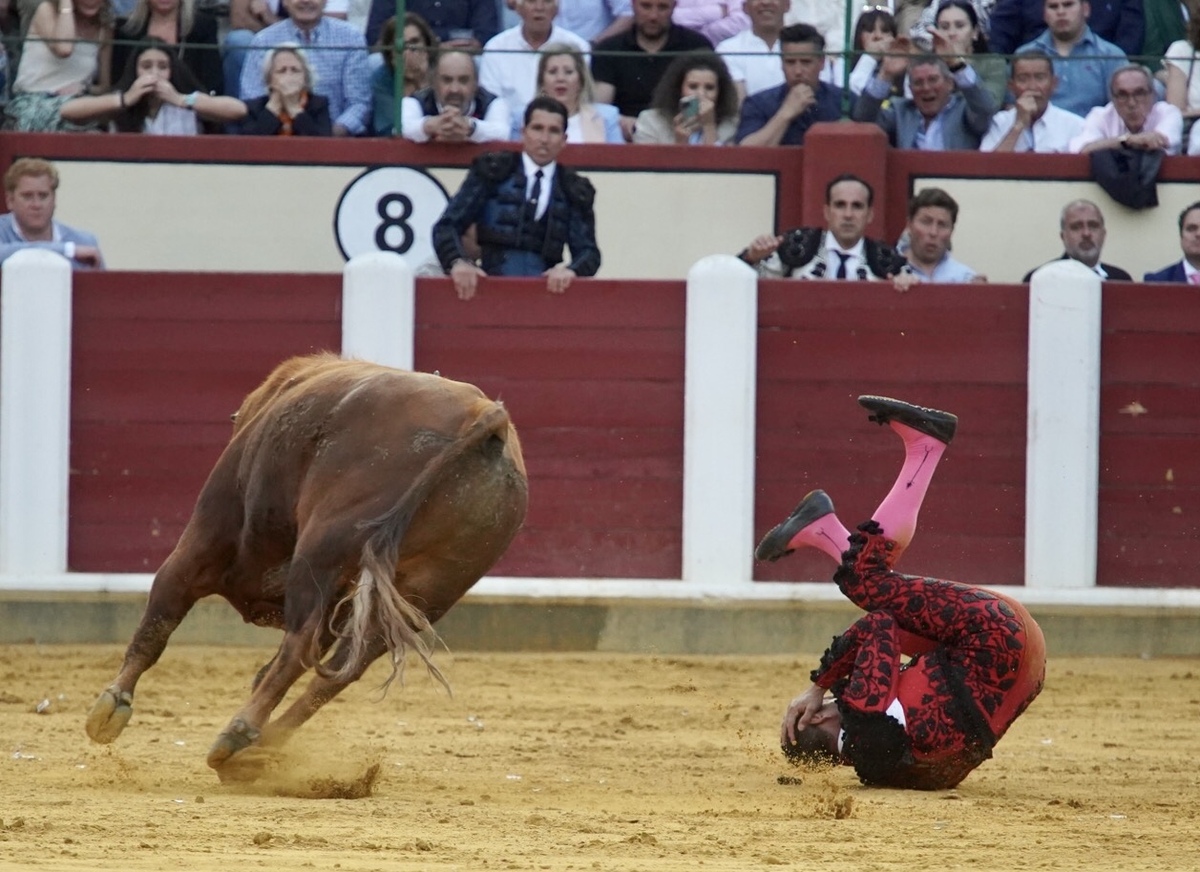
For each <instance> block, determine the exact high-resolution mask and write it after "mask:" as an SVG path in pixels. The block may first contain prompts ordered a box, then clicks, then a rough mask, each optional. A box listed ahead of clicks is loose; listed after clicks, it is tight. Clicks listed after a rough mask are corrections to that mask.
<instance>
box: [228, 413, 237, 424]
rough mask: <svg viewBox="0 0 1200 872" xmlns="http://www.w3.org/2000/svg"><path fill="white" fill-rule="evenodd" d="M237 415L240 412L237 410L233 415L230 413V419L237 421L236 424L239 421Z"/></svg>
mask: <svg viewBox="0 0 1200 872" xmlns="http://www.w3.org/2000/svg"><path fill="white" fill-rule="evenodd" d="M237 416H238V413H237V412H234V413H233V414H232V415H230V416H229V420H230V421H232V422H233V423H235V424H236V423H237Z"/></svg>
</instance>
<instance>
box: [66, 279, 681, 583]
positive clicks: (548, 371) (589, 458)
mask: <svg viewBox="0 0 1200 872" xmlns="http://www.w3.org/2000/svg"><path fill="white" fill-rule="evenodd" d="M77 278H78V281H77V283H76V292H75V308H74V328H73V329H74V343H75V346H74V358H73V362H72V379H73V386H72V414H73V421H72V429H71V485H70V488H71V489H70V501H71V502H70V505H71V518H70V548H69V555H68V561H69V565H70V568H71V569H72V570H76V571H96V572H99V571H104V572H145V571H151V570H154V569H156V568H157V567H158V565H159V564H160V563H161V562H162V560H163V559H164V558H165V557H166V555H167V554H168V553H169V552H170V549H171V548H172V547H173V545H174V543H175V540H176V539H177V538H178V536H179V534H180V532H181V531H182V530H183V526H184V524H185V523H186V522H187V519H188V517H189V516H190V513H191V509H192V505H193V503H194V502H195V499H196V495H197V494H198V492H199V489H200V487H201V485H202V484H203V482H204V480H205V478H206V477H207V474H208V471H209V469H210V468H211V467H212V464H213V462H214V461H215V460H216V458H217V456H218V455H219V454H220V452H221V450H222V448H223V447H224V445H225V443H226V441H227V440H228V437H229V427H230V425H229V415H230V414H231V413H232V412H234V411H235V410H236V409H237V408H238V406H239V405H240V403H241V399H242V397H243V396H244V395H245V394H246V393H247V392H248V391H249V390H250V389H252V388H253V387H254V386H255V385H256V384H258V383H259V382H260V381H261V380H262V378H263V377H264V376H265V375H266V373H267V372H268V371H269V370H270V369H271V368H272V367H274V366H275V365H276V364H277V363H278V362H279V361H280V360H282V359H283V358H285V357H288V356H290V355H292V354H304V353H310V352H313V351H319V350H333V351H338V350H339V349H340V345H341V327H340V318H341V313H340V299H341V297H340V294H341V283H340V280H339V279H338V278H337V277H332V276H215V277H214V276H186V275H179V274H171V275H169V276H164V275H155V274H149V275H133V274H129V273H107V274H80V275H79V276H78V277H77ZM417 312H418V315H417V333H416V366H417V368H418V369H422V370H429V371H433V370H438V371H440V372H441V373H442V375H444V376H446V377H448V378H454V379H459V380H463V381H469V382H473V383H475V384H477V385H479V386H480V387H481V388H482V389H483V390H484V391H486V392H487V393H488V394H489V395H491V396H496V397H500V398H501V399H503V400H504V401H505V403H506V404H507V405H508V406H509V409H510V410H511V411H512V414H513V418H514V420H515V421H516V422H517V426H518V428H519V430H520V432H521V437H522V441H523V444H524V446H525V451H526V458H527V461H528V466H529V473H530V480H531V483H530V491H531V495H532V496H531V501H530V513H529V516H528V520H527V521H526V525H525V528H524V529H523V530H522V532H521V534H520V535H519V537H518V539H517V541H516V542H515V543H514V545H513V547H512V549H511V550H510V551H509V553H508V555H507V556H506V557H505V558H504V561H503V562H502V563H501V564H499V565H498V566H497V567H496V569H495V573H496V574H514V575H532V576H539V575H540V576H568V577H618V578H639V577H646V578H678V577H679V573H680V562H681V545H680V529H681V513H682V505H683V485H682V469H683V334H684V328H683V317H684V289H683V285H682V283H658V284H655V285H654V286H653V287H649V288H647V287H638V286H634V285H629V284H624V283H616V282H599V281H598V282H591V283H584V284H582V285H580V286H579V288H578V289H577V290H573V291H572V292H571V293H568V294H566V295H563V296H551V295H549V294H547V293H546V291H545V287H544V285H542V284H540V283H538V284H532V283H524V282H521V281H516V280H512V281H510V280H501V281H489V282H488V283H487V285H486V287H485V289H484V290H483V291H481V293H480V294H479V296H478V297H477V298H476V299H474V300H472V301H471V302H470V303H463V302H462V301H460V300H458V299H457V297H456V296H455V295H454V292H453V289H452V287H451V285H450V283H449V281H448V280H444V279H431V280H421V281H419V282H418V286H417Z"/></svg>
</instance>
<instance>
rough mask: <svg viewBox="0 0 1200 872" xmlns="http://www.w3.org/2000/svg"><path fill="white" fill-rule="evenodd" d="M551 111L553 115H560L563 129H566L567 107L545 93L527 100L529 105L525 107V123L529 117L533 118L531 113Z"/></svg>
mask: <svg viewBox="0 0 1200 872" xmlns="http://www.w3.org/2000/svg"><path fill="white" fill-rule="evenodd" d="M539 110H540V111H542V112H553V113H554V114H555V115H561V116H562V121H563V130H564V131H565V130H566V129H567V107H566V106H564V105H563V104H562V103H561V102H559V101H558V100H555V99H554V98H553V97H547V96H546V95H545V94H542V95H540V96H537V97H534V98H533V99H532V100H530V101H529V105H528V106H526V107H525V123H526V124H528V123H529V119H531V118H533V113H534V112H537V111H539Z"/></svg>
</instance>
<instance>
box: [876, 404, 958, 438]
mask: <svg viewBox="0 0 1200 872" xmlns="http://www.w3.org/2000/svg"><path fill="white" fill-rule="evenodd" d="M858 404H859V405H860V406H862V407H863V408H864V409H866V410H867V411H868V412H872V413H873V414H872V415H871V416H870V418H869V420H871V421H875V422H876V423H878V424H881V425H882V424H886V423H887V422H888V421H898V422H899V423H901V424H904V425H905V426H908V427H912V428H913V429H914V430H916V431H917V432H918V433H924V434H925V435H926V436H932V437H933V438H934V439H936V440H938V441H939V442H945V443H946V444H947V445H949V444H950V440H951V439H953V438H954V431H955V430H956V429H957V428H958V416H957V415H951V414H950V413H949V412H940V411H938V410H937V409H927V408H925V407H924V406H914V405H913V404H912V403H906V402H904V400H893V399H892V398H891V397H876V396H873V395H871V394H867V395H865V396H861V397H859V398H858Z"/></svg>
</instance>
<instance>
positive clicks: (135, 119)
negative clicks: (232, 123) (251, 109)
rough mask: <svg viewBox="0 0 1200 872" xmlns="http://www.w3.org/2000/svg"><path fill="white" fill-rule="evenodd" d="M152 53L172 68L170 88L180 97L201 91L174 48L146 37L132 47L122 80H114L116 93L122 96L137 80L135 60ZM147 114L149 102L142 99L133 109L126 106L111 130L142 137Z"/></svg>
mask: <svg viewBox="0 0 1200 872" xmlns="http://www.w3.org/2000/svg"><path fill="white" fill-rule="evenodd" d="M151 50H154V51H160V52H162V53H163V54H165V55H166V56H167V59H168V62H169V63H170V65H171V77H170V81H171V86H172V87H173V88H174V89H175V90H176V91H178V92H179V93H180V94H191V93H193V92H195V91H204V88H203V87H202V86H201V84H200V83H199V82H198V81H196V76H195V74H194V73H193V72H192V71H191V70H190V69H188V68H187V67H186V66H185V65H184V63H183V61H181V60H180V59H179V52H178V50H177V49H176V47H175V46H173V45H171V44H170V43H169V42H164V41H163V40H161V39H159V38H158V37H156V36H148V37H146V38H145V39H143V40H142V41H141V42H139V43H138V44H137V45H136V46H134V47H133V51H131V52H130V53H129V58H128V60H126V61H125V69H124V70H123V71H122V72H121V78H119V79H118V80H117V83H116V85H115V86H114V90H115V91H117V92H119V93H121V94H124V93H125V92H126V91H128V90H129V89H130V88H131V87H132V86H133V83H134V82H136V81H137V77H138V71H137V65H138V60H139V59H140V58H141V56H142V55H144V54H145V53H146V52H148V51H151ZM149 114H150V100H149V99H148V97H143V98H142V99H141V100H138V101H137V102H136V103H134V104H133V105H132V106H126V107H124V108H123V109H122V110H121V111H120V112H119V113H117V116H116V117H115V118H114V119H113V126H114V127H115V128H116V129H117V131H118V132H119V133H141V132H143V131H144V130H145V127H146V118H147V117H148V116H149Z"/></svg>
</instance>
